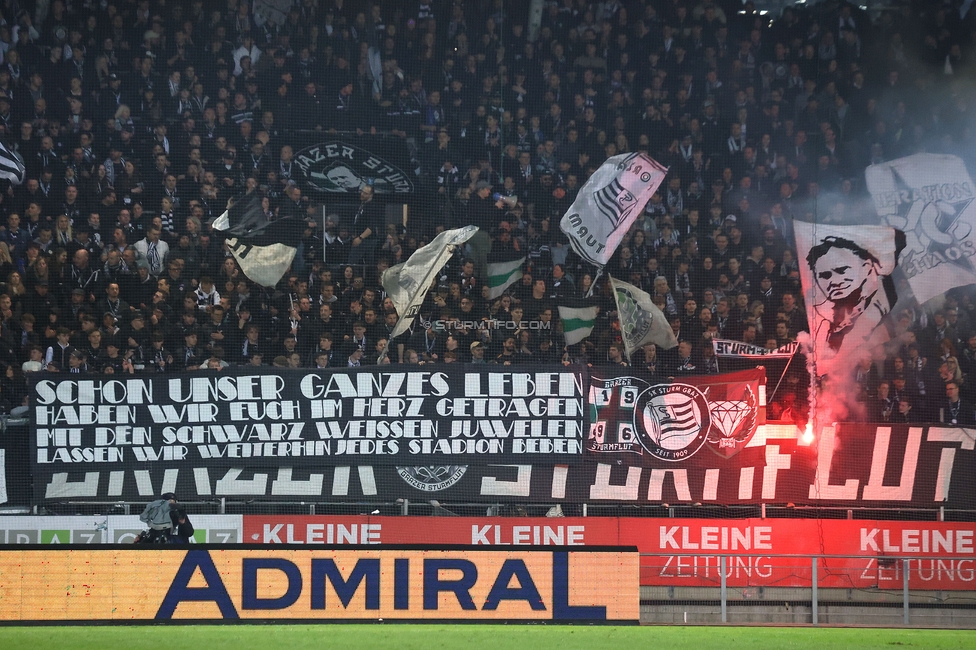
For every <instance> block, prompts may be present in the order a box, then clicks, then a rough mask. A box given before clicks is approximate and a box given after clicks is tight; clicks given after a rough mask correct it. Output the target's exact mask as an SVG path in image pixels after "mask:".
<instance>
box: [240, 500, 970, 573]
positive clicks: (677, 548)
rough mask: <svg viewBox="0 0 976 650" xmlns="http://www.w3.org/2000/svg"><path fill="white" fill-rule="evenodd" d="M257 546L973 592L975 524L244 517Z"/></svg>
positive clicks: (249, 539)
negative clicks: (585, 553) (609, 556)
mask: <svg viewBox="0 0 976 650" xmlns="http://www.w3.org/2000/svg"><path fill="white" fill-rule="evenodd" d="M244 541H245V542H247V543H255V544H327V545H344V544H424V545H445V544H460V545H472V546H520V545H524V546H533V545H534V546H563V545H565V546H596V545H599V546H606V545H628V546H629V545H634V546H637V547H638V549H639V550H640V552H641V554H642V557H641V584H642V585H645V586H655V585H657V586H682V587H708V586H717V585H719V583H720V581H721V576H720V572H719V567H720V559H719V558H720V557H721V556H723V555H724V556H726V557H727V558H728V559H727V563H726V581H727V584H728V585H729V586H732V587H759V586H764V587H808V586H809V585H810V579H811V575H812V565H811V562H810V560H809V558H788V557H778V556H782V555H808V556H832V555H833V556H837V555H847V556H857V557H850V558H831V557H821V558H820V559H819V562H818V583H819V585H820V586H821V587H835V588H855V589H866V588H881V589H901V588H902V585H903V575H902V571H903V570H904V565H903V563H902V561H901V559H902V558H911V559H910V560H909V586H910V587H911V588H912V589H943V590H972V589H974V588H976V524H971V523H936V522H903V521H869V520H865V521H849V520H815V519H649V518H611V517H577V518H570V517H566V518H541V517H540V518H499V517H370V516H334V517H332V516H263V515H262V516H258V515H245V516H244Z"/></svg>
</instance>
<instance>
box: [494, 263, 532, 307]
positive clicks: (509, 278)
mask: <svg viewBox="0 0 976 650" xmlns="http://www.w3.org/2000/svg"><path fill="white" fill-rule="evenodd" d="M523 264H525V258H524V257H520V258H519V259H517V260H512V261H511V262H493V263H491V264H489V265H488V298H489V299H491V300H494V299H495V298H497V297H499V296H500V295H502V294H503V293H505V290H506V289H508V288H509V287H510V286H512V285H513V284H514V283H515V282H516V281H518V280H519V279H520V278H521V277H522V265H523Z"/></svg>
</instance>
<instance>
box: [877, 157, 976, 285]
mask: <svg viewBox="0 0 976 650" xmlns="http://www.w3.org/2000/svg"><path fill="white" fill-rule="evenodd" d="M864 177H865V180H866V181H867V186H868V191H870V192H871V198H872V199H874V206H875V209H876V210H877V211H878V215H879V216H880V217H881V223H883V224H884V225H886V226H891V227H892V228H895V229H896V230H901V231H903V232H904V233H905V240H906V241H905V243H906V245H905V249H904V250H903V251H901V254H900V255H899V257H898V266H899V267H901V268H902V270H904V271H905V275H906V276H907V277H908V283H909V285H910V286H911V288H912V293H914V294H915V299H916V300H918V302H919V304H924V303H925V302H927V301H928V300H930V299H932V298H934V297H935V296H937V295H939V294H941V293H943V292H945V291H948V290H949V289H952V288H953V287H960V286H963V285H967V284H973V283H976V265H974V262H973V259H974V258H973V256H974V255H976V205H974V204H973V199H974V198H976V195H974V193H973V182H972V180H971V179H970V178H969V173H968V172H967V171H966V166H965V164H963V161H962V160H961V159H960V158H958V157H956V156H946V155H939V154H930V153H919V154H915V155H913V156H907V157H905V158H899V159H898V160H893V161H891V162H886V163H881V164H878V165H871V166H870V167H868V168H867V170H866V171H865V173H864Z"/></svg>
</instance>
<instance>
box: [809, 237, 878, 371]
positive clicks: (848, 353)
mask: <svg viewBox="0 0 976 650" xmlns="http://www.w3.org/2000/svg"><path fill="white" fill-rule="evenodd" d="M794 228H795V231H796V246H797V254H798V255H799V258H800V281H801V284H802V286H803V295H804V298H805V300H806V304H807V305H809V306H810V307H809V309H808V310H807V318H808V320H809V325H810V332H811V337H812V339H813V341H812V345H813V358H814V359H815V362H816V363H817V374H818V375H825V374H829V373H830V369H831V366H833V365H834V363H835V362H837V363H844V362H845V360H847V361H849V360H850V359H853V358H855V357H854V355H855V353H863V352H870V350H871V349H873V348H875V347H877V346H879V345H881V344H883V343H884V342H885V341H887V340H888V338H889V337H888V331H887V329H886V328H885V327H884V326H882V325H883V324H882V321H883V320H884V319H885V316H887V315H888V313H889V312H891V310H892V307H893V306H894V305H895V302H896V295H895V290H894V282H893V281H892V279H891V278H890V277H889V276H891V274H892V272H893V271H894V270H895V263H896V244H895V230H894V229H893V228H887V227H884V226H833V225H824V224H814V223H805V222H800V221H797V222H795V223H794Z"/></svg>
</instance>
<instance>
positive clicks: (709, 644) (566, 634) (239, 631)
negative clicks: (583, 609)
mask: <svg viewBox="0 0 976 650" xmlns="http://www.w3.org/2000/svg"><path fill="white" fill-rule="evenodd" d="M169 647H178V648H194V647H197V648H207V650H219V649H221V648H231V649H233V650H247V649H249V648H256V649H260V650H277V649H278V648H282V649H285V650H300V649H302V648H310V649H311V648H314V649H315V650H321V649H322V648H357V649H358V648H362V649H372V648H395V649H396V650H412V649H414V648H416V649H417V650H458V649H459V648H485V649H487V650H508V649H509V648H511V649H512V650H526V649H530V650H549V649H550V648H552V649H554V650H569V649H571V648H583V649H585V650H598V649H600V648H613V649H614V650H617V649H620V648H638V647H642V648H651V647H666V648H668V650H680V649H683V648H688V649H689V650H702V649H703V648H715V647H720V648H721V649H722V650H733V649H737V648H743V649H748V650H760V649H761V650H765V649H767V648H799V649H805V648H809V649H811V650H824V649H826V648H852V649H857V650H867V649H870V648H879V649H880V648H884V649H885V650H891V649H892V648H895V647H897V648H926V649H928V648H939V649H942V648H960V649H963V648H965V649H967V650H968V649H971V648H976V631H966V630H898V629H852V628H833V629H830V628H826V629H812V628H789V627H776V628H768V627H664V626H653V627H652V626H648V627H608V626H607V627H604V626H593V627H582V626H580V627H573V626H558V625H551V626H542V625H467V624H459V625H419V624H418V625H393V624H386V625H294V626H285V625H240V626H233V625H226V626H181V627H176V626H165V627H164V626H160V627H121V626H120V627H0V648H4V649H5V650H9V649H12V648H30V650H45V649H47V648H56V649H58V650H63V649H64V648H70V649H71V650H89V649H91V650H105V649H106V648H117V649H119V650H141V649H142V648H145V649H146V650H160V649H161V648H169Z"/></svg>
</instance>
